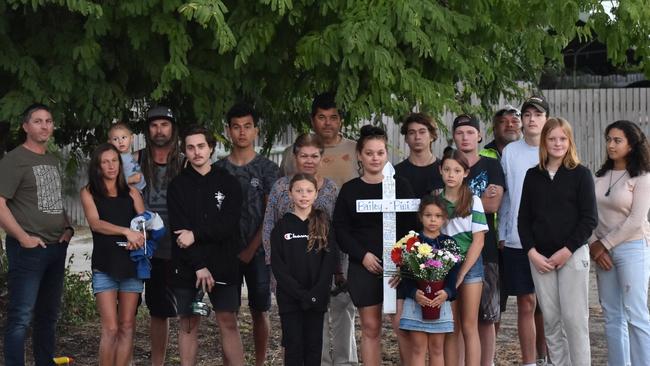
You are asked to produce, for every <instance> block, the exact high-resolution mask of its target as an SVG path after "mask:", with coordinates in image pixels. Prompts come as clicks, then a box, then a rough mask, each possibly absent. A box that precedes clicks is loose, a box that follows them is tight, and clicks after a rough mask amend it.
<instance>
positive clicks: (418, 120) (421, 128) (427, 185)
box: [395, 113, 443, 197]
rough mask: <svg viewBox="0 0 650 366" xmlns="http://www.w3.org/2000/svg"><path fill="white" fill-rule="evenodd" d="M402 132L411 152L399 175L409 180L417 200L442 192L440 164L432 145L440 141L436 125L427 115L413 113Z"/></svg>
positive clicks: (399, 169)
mask: <svg viewBox="0 0 650 366" xmlns="http://www.w3.org/2000/svg"><path fill="white" fill-rule="evenodd" d="M400 132H401V134H402V135H404V140H405V141H406V144H407V145H408V146H409V150H410V151H409V156H408V158H406V159H404V161H402V162H401V163H399V164H397V165H395V175H397V176H399V177H402V178H404V179H406V180H408V182H409V183H410V184H411V187H412V188H413V192H414V193H415V196H416V197H422V196H424V195H425V194H428V193H431V191H433V190H435V189H438V188H442V187H443V184H442V177H441V176H440V169H439V166H440V161H439V160H438V159H437V158H436V156H435V155H433V152H432V151H431V144H432V143H433V142H434V141H436V140H437V139H438V131H437V129H436V126H435V123H434V121H433V120H432V119H431V117H429V116H428V115H426V114H424V113H411V114H409V115H408V116H407V117H406V119H405V120H404V122H403V123H402V127H401V129H400Z"/></svg>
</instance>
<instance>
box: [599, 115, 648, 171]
mask: <svg viewBox="0 0 650 366" xmlns="http://www.w3.org/2000/svg"><path fill="white" fill-rule="evenodd" d="M612 128H616V129H619V130H621V131H623V134H624V135H625V138H626V139H627V143H628V145H630V147H631V148H632V150H631V151H630V152H629V153H628V154H627V155H626V156H625V161H626V163H627V164H626V166H625V170H627V173H628V174H629V175H630V177H636V176H639V175H641V174H644V173H647V172H650V146H649V145H648V139H647V138H646V136H645V134H644V133H643V131H641V129H640V128H639V126H637V125H636V123H634V122H631V121H626V120H620V121H616V122H614V123H611V124H610V125H609V126H607V128H605V139H607V135H608V134H609V131H611V129H612ZM613 168H614V160H612V159H610V157H609V155H607V153H605V162H604V163H603V166H602V167H601V168H600V169H598V171H597V172H596V176H597V177H602V176H603V175H605V173H607V171H608V170H612V169H613Z"/></svg>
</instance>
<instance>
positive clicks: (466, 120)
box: [451, 114, 481, 132]
mask: <svg viewBox="0 0 650 366" xmlns="http://www.w3.org/2000/svg"><path fill="white" fill-rule="evenodd" d="M460 126H472V127H474V128H476V130H477V131H478V132H481V125H480V123H479V121H478V119H477V118H476V117H474V116H470V115H469V114H461V115H459V116H458V117H456V118H454V123H453V124H452V127H451V131H452V132H454V131H455V130H456V128H458V127H460Z"/></svg>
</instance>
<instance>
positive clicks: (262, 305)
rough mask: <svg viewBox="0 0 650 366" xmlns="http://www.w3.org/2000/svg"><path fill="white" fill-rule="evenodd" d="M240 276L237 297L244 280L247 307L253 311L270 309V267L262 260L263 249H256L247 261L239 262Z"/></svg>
mask: <svg viewBox="0 0 650 366" xmlns="http://www.w3.org/2000/svg"><path fill="white" fill-rule="evenodd" d="M239 270H240V273H241V278H240V282H239V287H238V288H239V298H240V299H241V289H242V286H241V285H242V284H243V283H244V280H246V288H247V289H248V307H249V308H250V309H251V310H253V311H262V312H264V311H269V309H271V269H270V266H269V265H268V264H266V262H265V261H264V250H258V251H257V253H255V256H253V259H251V261H250V262H249V263H242V262H240V263H239Z"/></svg>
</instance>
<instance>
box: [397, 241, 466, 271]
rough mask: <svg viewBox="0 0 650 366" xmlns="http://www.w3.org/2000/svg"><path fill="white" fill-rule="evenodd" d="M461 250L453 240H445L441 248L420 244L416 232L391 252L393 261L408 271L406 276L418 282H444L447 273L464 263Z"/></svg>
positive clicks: (441, 243)
mask: <svg viewBox="0 0 650 366" xmlns="http://www.w3.org/2000/svg"><path fill="white" fill-rule="evenodd" d="M459 253H460V249H459V248H458V245H457V244H456V242H455V241H454V240H453V239H443V240H442V241H441V242H440V248H434V247H432V246H431V245H429V244H426V243H422V242H420V239H419V236H418V234H417V233H416V232H414V231H410V232H409V233H408V234H407V235H406V236H404V237H403V238H402V239H400V240H399V241H398V242H397V243H395V246H393V249H392V251H391V259H392V260H393V262H394V263H395V265H397V266H398V267H401V268H402V269H404V270H406V271H407V272H406V273H404V272H403V274H405V275H406V276H409V277H411V276H412V277H413V278H414V279H416V280H425V281H442V280H444V279H445V277H446V276H447V273H449V271H450V270H451V269H452V268H453V267H454V266H455V265H456V263H459V262H460V261H462V257H461V255H460V254H459Z"/></svg>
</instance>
